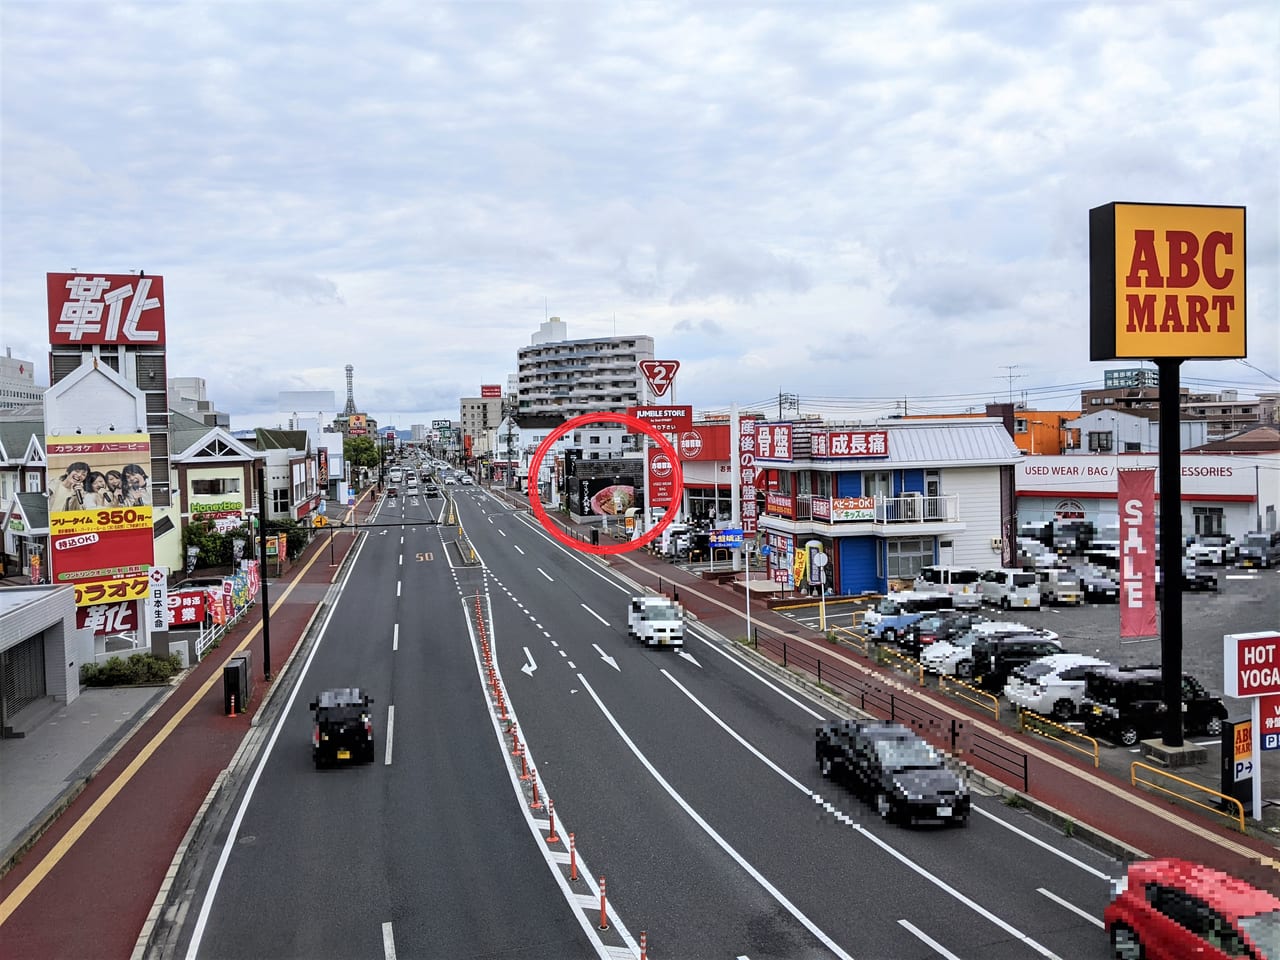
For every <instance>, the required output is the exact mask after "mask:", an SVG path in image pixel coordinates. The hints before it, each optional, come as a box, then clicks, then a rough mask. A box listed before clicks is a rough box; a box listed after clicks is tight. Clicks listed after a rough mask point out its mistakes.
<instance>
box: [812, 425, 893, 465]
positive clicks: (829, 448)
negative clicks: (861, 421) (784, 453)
mask: <svg viewBox="0 0 1280 960" xmlns="http://www.w3.org/2000/svg"><path fill="white" fill-rule="evenodd" d="M809 443H810V444H811V445H812V454H811V455H812V457H813V459H814V460H834V459H836V458H843V457H887V456H888V455H889V431H887V430H827V431H825V432H820V433H814V434H812V435H811V436H810V437H809Z"/></svg>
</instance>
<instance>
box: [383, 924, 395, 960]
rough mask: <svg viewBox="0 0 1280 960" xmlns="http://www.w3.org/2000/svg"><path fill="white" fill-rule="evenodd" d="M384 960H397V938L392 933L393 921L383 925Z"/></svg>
mask: <svg viewBox="0 0 1280 960" xmlns="http://www.w3.org/2000/svg"><path fill="white" fill-rule="evenodd" d="M382 956H383V960H396V938H395V937H394V936H393V935H392V933H391V921H390V920H388V921H387V922H386V923H384V924H383V925H382Z"/></svg>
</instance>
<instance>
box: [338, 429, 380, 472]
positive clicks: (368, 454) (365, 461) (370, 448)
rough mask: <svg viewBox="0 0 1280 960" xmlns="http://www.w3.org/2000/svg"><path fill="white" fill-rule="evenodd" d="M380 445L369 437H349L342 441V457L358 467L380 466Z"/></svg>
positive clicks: (372, 467) (371, 467)
mask: <svg viewBox="0 0 1280 960" xmlns="http://www.w3.org/2000/svg"><path fill="white" fill-rule="evenodd" d="M378 454H379V451H378V445H377V444H376V443H374V442H373V440H372V439H370V438H369V437H347V438H346V439H345V440H343V441H342V457H343V459H344V460H346V461H347V463H349V464H351V465H352V466H356V467H368V468H369V469H371V470H372V469H375V468H376V467H377V466H378Z"/></svg>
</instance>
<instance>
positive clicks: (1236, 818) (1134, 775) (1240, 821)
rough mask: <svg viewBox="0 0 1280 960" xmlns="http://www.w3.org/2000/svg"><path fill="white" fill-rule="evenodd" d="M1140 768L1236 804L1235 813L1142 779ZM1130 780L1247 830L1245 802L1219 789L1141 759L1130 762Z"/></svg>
mask: <svg viewBox="0 0 1280 960" xmlns="http://www.w3.org/2000/svg"><path fill="white" fill-rule="evenodd" d="M1139 769H1142V770H1146V771H1149V772H1151V773H1154V774H1156V775H1157V776H1160V777H1166V778H1168V779H1169V780H1176V781H1177V782H1178V783H1180V784H1182V785H1183V786H1184V787H1190V788H1191V789H1192V790H1196V791H1199V792H1200V793H1207V794H1209V795H1210V796H1212V797H1217V798H1218V799H1219V800H1221V801H1222V802H1223V804H1225V805H1227V806H1228V807H1230V806H1231V805H1233V804H1234V806H1235V813H1234V814H1231V813H1227V812H1226V811H1225V810H1222V809H1220V808H1219V807H1215V806H1211V805H1210V804H1207V803H1202V802H1201V801H1199V800H1196V799H1194V798H1192V797H1188V796H1187V795H1186V794H1184V793H1179V792H1178V791H1176V790H1170V789H1169V788H1168V787H1165V786H1162V785H1161V784H1158V783H1153V782H1151V781H1150V780H1143V779H1140V778H1139V777H1138V770H1139ZM1129 782H1130V783H1131V784H1133V785H1134V786H1135V787H1136V786H1139V785H1141V786H1144V787H1150V788H1151V789H1152V790H1158V791H1159V792H1160V793H1164V794H1168V795H1169V796H1171V797H1174V798H1176V799H1178V800H1182V801H1183V802H1185V803H1189V804H1191V805H1192V806H1194V807H1199V808H1200V809H1201V810H1207V811H1209V812H1210V813H1212V814H1214V815H1216V816H1219V817H1225V818H1226V819H1228V820H1230V821H1231V822H1233V823H1234V824H1235V825H1236V827H1237V828H1238V829H1239V831H1240V832H1241V833H1244V832H1245V828H1244V804H1243V803H1241V802H1240V801H1239V800H1237V799H1236V798H1235V797H1229V796H1227V795H1226V794H1225V793H1219V792H1218V791H1217V790H1213V789H1211V788H1209V787H1206V786H1203V785H1201V784H1199V783H1193V782H1192V781H1190V780H1184V779H1182V777H1179V776H1175V775H1174V774H1172V773H1169V771H1167V770H1160V769H1158V768H1156V767H1153V766H1150V765H1148V764H1145V763H1143V762H1142V761H1141V760H1135V761H1133V763H1131V764H1129Z"/></svg>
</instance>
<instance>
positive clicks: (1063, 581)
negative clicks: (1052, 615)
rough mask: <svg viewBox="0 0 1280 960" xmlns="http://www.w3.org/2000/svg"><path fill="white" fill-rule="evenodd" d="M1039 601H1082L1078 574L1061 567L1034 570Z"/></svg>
mask: <svg viewBox="0 0 1280 960" xmlns="http://www.w3.org/2000/svg"><path fill="white" fill-rule="evenodd" d="M1036 579H1037V580H1038V581H1039V583H1038V584H1037V586H1038V588H1039V590H1040V602H1041V603H1053V604H1071V605H1077V604H1081V603H1083V602H1084V587H1083V585H1082V584H1081V583H1080V577H1079V575H1077V574H1075V573H1073V572H1072V571H1070V570H1064V569H1062V568H1061V567H1052V568H1050V569H1047V570H1039V571H1037V572H1036Z"/></svg>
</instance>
